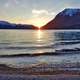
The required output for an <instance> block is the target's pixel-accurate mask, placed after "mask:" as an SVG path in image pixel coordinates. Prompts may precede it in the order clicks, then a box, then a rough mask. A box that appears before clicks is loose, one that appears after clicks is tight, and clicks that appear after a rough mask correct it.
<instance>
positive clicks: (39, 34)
mask: <svg viewBox="0 0 80 80" xmlns="http://www.w3.org/2000/svg"><path fill="white" fill-rule="evenodd" d="M42 37H43V32H42V31H41V30H40V29H39V30H38V31H37V42H41V41H42Z"/></svg>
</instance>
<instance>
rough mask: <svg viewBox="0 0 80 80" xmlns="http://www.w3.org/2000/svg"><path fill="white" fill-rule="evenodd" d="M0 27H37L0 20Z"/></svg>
mask: <svg viewBox="0 0 80 80" xmlns="http://www.w3.org/2000/svg"><path fill="white" fill-rule="evenodd" d="M0 29H37V27H35V26H33V25H27V24H13V23H9V22H7V21H0Z"/></svg>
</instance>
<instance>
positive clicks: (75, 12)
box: [59, 9, 80, 16]
mask: <svg viewBox="0 0 80 80" xmlns="http://www.w3.org/2000/svg"><path fill="white" fill-rule="evenodd" d="M59 15H62V16H74V15H80V9H65V10H63V11H62V12H60V13H59Z"/></svg>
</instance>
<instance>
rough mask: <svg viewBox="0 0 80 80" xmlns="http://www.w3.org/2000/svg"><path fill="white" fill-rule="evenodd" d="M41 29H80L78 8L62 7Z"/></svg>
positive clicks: (79, 11) (79, 10)
mask: <svg viewBox="0 0 80 80" xmlns="http://www.w3.org/2000/svg"><path fill="white" fill-rule="evenodd" d="M42 29H80V9H73V8H67V9H64V10H63V11H62V12H60V13H59V14H57V15H56V17H55V18H54V19H53V20H52V21H50V22H49V23H47V24H46V25H44V26H43V27H42Z"/></svg>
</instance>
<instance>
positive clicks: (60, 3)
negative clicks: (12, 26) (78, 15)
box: [0, 0, 80, 27]
mask: <svg viewBox="0 0 80 80" xmlns="http://www.w3.org/2000/svg"><path fill="white" fill-rule="evenodd" d="M65 8H80V0H0V20H5V21H9V22H11V23H17V24H19V23H20V24H32V25H35V26H39V27H40V26H43V25H45V24H46V23H48V22H49V21H50V20H52V19H53V18H54V17H55V16H56V15H57V14H58V13H59V12H60V11H62V10H63V9H65Z"/></svg>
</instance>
